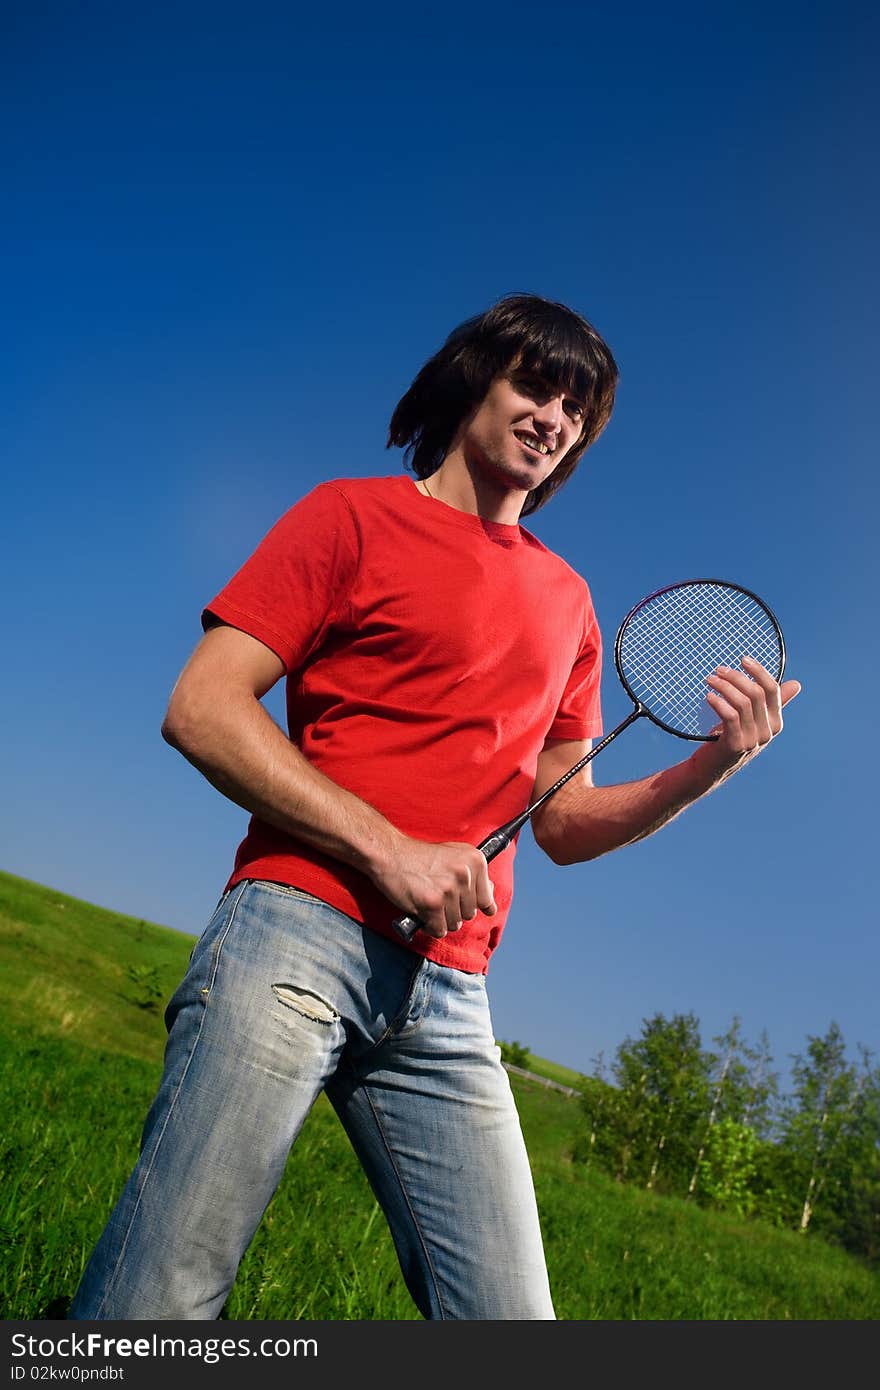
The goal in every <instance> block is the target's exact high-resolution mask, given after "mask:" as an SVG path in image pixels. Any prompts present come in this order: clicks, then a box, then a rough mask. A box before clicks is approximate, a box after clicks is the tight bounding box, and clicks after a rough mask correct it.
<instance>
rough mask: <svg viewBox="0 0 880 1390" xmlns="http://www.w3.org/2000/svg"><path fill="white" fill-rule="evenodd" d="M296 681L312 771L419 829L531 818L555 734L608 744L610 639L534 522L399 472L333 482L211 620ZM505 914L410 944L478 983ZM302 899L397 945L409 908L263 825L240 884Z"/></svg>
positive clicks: (290, 682)
mask: <svg viewBox="0 0 880 1390" xmlns="http://www.w3.org/2000/svg"><path fill="white" fill-rule="evenodd" d="M211 614H213V615H215V617H216V618H219V619H220V620H221V621H222V622H224V623H229V624H231V625H232V626H233V627H236V628H240V629H241V630H242V631H243V632H247V633H249V634H250V635H251V636H252V637H256V638H257V639H258V640H259V641H260V642H263V643H265V645H266V646H267V647H271V649H272V651H274V652H275V653H277V655H278V656H279V657H280V658H281V660H282V661H283V662H284V665H285V667H286V668H287V718H288V733H289V736H290V738H291V739H292V741H293V742H294V743H295V744H296V745H297V747H298V748H299V749H300V750H301V751H302V753H303V754H304V755H305V757H306V758H308V760H309V761H310V762H311V763H313V764H314V766H315V767H317V768H319V769H320V770H321V771H322V772H323V773H324V774H325V775H326V776H327V777H329V778H331V780H332V781H334V782H336V783H337V784H338V785H339V786H342V787H345V788H347V789H348V790H349V791H351V792H353V793H355V795H357V796H359V797H361V798H362V799H363V800H364V801H367V802H369V804H370V805H371V806H374V807H375V808H376V809H377V810H378V811H380V812H381V813H382V815H384V816H385V817H386V818H387V819H388V820H389V821H390V822H391V823H392V824H393V825H395V826H397V828H398V829H399V830H401V831H403V832H404V833H405V834H407V835H412V836H414V837H416V838H419V839H424V840H431V841H438V842H439V841H447V840H459V841H465V842H468V843H471V844H475V845H476V844H479V843H480V842H481V841H482V840H484V839H485V838H486V836H487V835H489V834H490V833H491V832H492V831H493V830H495V829H496V828H497V827H498V826H499V825H503V824H504V823H505V822H506V821H508V820H510V819H511V818H512V817H513V816H515V815H518V814H519V812H520V811H522V810H524V809H525V807H526V806H527V805H528V804H529V801H530V799H531V794H532V788H533V784H534V779H535V770H536V765H537V758H538V754H539V753H540V751H541V748H542V746H543V744H544V740H545V739H546V738H548V737H550V738H561V739H581V738H593V737H595V736H596V735H597V734H599V733H600V732H601V717H600V710H599V680H600V666H601V642H600V637H599V629H598V625H597V623H596V618H595V614H594V612H593V606H592V603H591V600H590V594H589V590H588V589H587V585H586V584H585V582H584V581H583V579H581V578H580V577H579V576H578V575H577V574H575V572H574V571H573V570H572V569H571V568H570V567H569V566H568V565H567V564H565V562H564V561H563V560H561V559H560V558H559V557H558V556H557V555H554V554H553V553H552V551H550V550H548V549H547V548H546V546H544V545H542V544H541V542H540V541H539V540H537V539H536V538H535V537H534V536H532V535H531V534H530V533H529V532H528V531H526V530H525V529H524V528H523V527H521V526H507V525H501V524H500V523H497V522H491V521H483V520H482V519H481V518H480V517H476V516H471V515H469V514H467V513H465V512H460V511H457V510H456V509H455V508H453V507H449V506H446V504H445V503H443V502H439V501H436V500H435V499H432V498H429V497H425V496H424V495H423V494H422V493H421V492H420V491H419V489H418V488H417V487H416V486H415V483H414V481H413V480H412V479H411V478H409V477H407V476H405V475H399V476H396V477H390V478H358V479H349V480H342V481H337V482H332V483H321V484H320V485H319V486H318V487H316V488H315V489H314V491H313V492H311V493H309V494H308V496H306V497H304V498H303V499H302V501H300V502H298V503H297V504H296V505H295V506H294V507H292V508H291V509H290V511H289V512H287V513H286V514H285V515H284V516H283V517H282V518H281V520H280V521H278V522H277V524H276V525H275V526H274V527H273V528H272V530H271V531H270V532H269V534H268V535H267V536H266V537H265V539H264V540H263V541H262V542H261V543H260V545H259V546H258V547H257V549H256V551H255V552H254V554H253V555H252V556H251V558H250V559H249V560H247V561H246V562H245V564H244V565H243V566H242V568H241V569H240V570H239V571H238V573H237V574H236V575H234V577H233V578H232V579H231V580H230V581H229V583H228V584H227V585H226V586H225V588H223V589H222V590H221V592H220V593H219V594H218V595H217V597H216V598H215V599H213V600H212V602H211V603H209V604H208V606H207V608H206V609H205V612H204V613H203V614H202V622H203V624H204V625H205V626H208V625H209V624H210V621H211V618H210V616H209V615H211ZM514 854H515V845H513V846H511V847H510V848H509V849H507V850H504V851H503V852H502V853H501V854H500V855H498V857H497V858H496V859H494V860H493V861H492V865H491V877H492V880H493V883H494V885H495V900H496V903H497V906H498V912H497V914H496V915H495V916H494V917H486V916H484V915H483V914H482V913H478V914H477V916H476V918H475V919H474V920H473V921H472V922H465V923H464V925H463V927H462V928H461V929H460V930H459V931H458V932H453V933H450V934H449V935H448V936H446V937H444V938H443V940H442V941H436V940H434V939H433V938H431V937H428V936H427V935H426V934H425V933H424V932H418V933H416V936H415V938H414V939H413V941H412V943H411V946H410V949H412V950H413V951H415V952H416V953H418V954H419V955H421V956H427V957H428V959H430V960H433V961H437V962H438V963H439V964H441V965H448V966H453V967H455V968H457V969H459V970H466V971H472V972H478V973H485V971H486V969H487V967H488V961H489V957H490V955H491V954H492V951H493V950H494V949H495V947H496V946H497V944H498V941H499V939H500V937H501V933H502V930H503V927H504V923H505V919H506V917H507V913H508V909H509V907H510V900H511V896H512V892H513V859H514ZM243 878H258V879H269V880H272V881H274V882H278V883H285V884H288V885H289V886H291V887H297V888H300V889H302V890H303V891H305V892H307V893H311V894H313V895H314V896H315V897H318V898H321V899H322V900H323V901H324V902H327V903H329V904H330V905H331V906H333V907H335V908H338V909H339V910H340V911H342V912H344V913H346V914H347V915H348V916H350V917H353V918H355V920H357V921H358V922H362V923H365V924H366V925H367V926H369V927H371V928H372V929H373V930H375V931H377V932H379V933H381V935H383V936H387V937H390V938H391V939H392V940H394V941H398V942H399V937H398V936H397V934H396V933H395V931H394V929H393V927H392V925H391V923H392V921H393V919H394V917H395V916H399V915H400V914H399V910H398V909H397V908H395V907H394V906H393V905H392V904H391V903H390V902H389V900H388V899H387V898H385V897H384V896H383V895H382V894H381V893H380V892H379V891H378V890H377V889H376V888H375V886H374V885H373V884H372V883H371V882H370V880H368V879H367V878H366V877H365V876H364V875H363V874H361V873H360V872H359V871H358V870H356V869H353V868H350V867H349V866H348V865H346V864H343V863H341V862H339V861H337V860H335V859H332V858H331V857H330V856H328V855H325V854H322V853H321V852H320V851H318V850H316V849H313V848H311V846H309V845H307V844H305V843H303V842H302V841H299V840H297V839H295V838H293V837H292V836H290V835H288V834H285V833H284V832H283V831H281V830H278V829H276V828H275V827H274V826H270V825H267V824H265V822H263V821H261V820H259V819H258V818H257V817H253V818H252V819H251V822H250V826H249V829H248V832H247V836H246V837H245V839H244V840H243V842H242V843H241V845H240V846H239V848H238V852H237V854H236V856H235V865H234V868H233V871H232V874H231V876H230V878H229V882H228V885H227V886H231V885H232V884H234V883H237V882H239V881H240V880H241V879H243Z"/></svg>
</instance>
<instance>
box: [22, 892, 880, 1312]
mask: <svg viewBox="0 0 880 1390" xmlns="http://www.w3.org/2000/svg"><path fill="white" fill-rule="evenodd" d="M191 947H192V939H191V938H187V937H184V936H182V935H181V934H180V933H178V932H174V931H170V930H168V929H166V928H162V927H158V926H154V925H152V924H150V923H147V922H142V921H137V920H135V919H133V918H129V917H123V916H120V915H119V914H118V913H113V912H107V911H105V910H104V909H101V908H97V907H94V906H92V905H90V904H88V903H84V902H80V901H78V900H77V899H75V898H70V897H67V896H65V895H64V894H61V893H58V892H56V891H54V890H53V889H50V888H46V887H43V886H41V885H38V884H33V883H29V882H27V881H25V880H23V879H19V878H14V877H13V876H12V875H9V874H0V978H2V981H3V984H2V996H0V1004H2V1007H0V1105H2V1113H3V1115H4V1117H5V1123H4V1135H3V1138H2V1141H0V1168H2V1189H0V1190H2V1198H0V1316H2V1317H3V1318H6V1319H13V1318H14V1319H20V1318H33V1317H46V1316H55V1317H57V1316H61V1315H62V1310H63V1307H64V1304H65V1301H66V1299H67V1298H68V1297H69V1296H70V1294H71V1293H72V1291H73V1289H74V1288H75V1286H76V1283H77V1280H78V1277H79V1273H80V1271H81V1269H82V1266H83V1263H84V1261H85V1259H86V1257H87V1255H88V1253H89V1251H90V1250H91V1247H92V1245H93V1244H94V1241H95V1240H96V1238H97V1236H98V1234H99V1233H100V1230H101V1228H102V1226H103V1223H104V1221H105V1219H106V1216H107V1214H108V1213H109V1211H110V1209H111V1207H112V1205H113V1202H114V1201H115V1198H116V1195H117V1194H118V1191H119V1189H120V1188H121V1186H122V1184H123V1182H124V1180H125V1178H126V1177H127V1175H128V1172H129V1170H130V1168H131V1165H132V1164H133V1162H134V1160H135V1157H136V1153H137V1143H138V1137H139V1130H140V1126H141V1124H142V1122H143V1119H144V1117H145V1115H146V1110H147V1107H148V1105H149V1102H150V1100H151V1098H152V1094H153V1091H154V1088H155V1084H156V1081H157V1080H158V1076H159V1072H160V1068H161V1057H162V1048H163V1044H164V1028H163V1025H162V1019H161V1012H162V1004H163V1002H164V1000H165V999H167V998H168V996H169V995H170V994H171V992H172V990H173V988H174V987H175V985H176V983H177V981H178V979H179V977H180V975H181V974H182V972H183V970H184V969H185V966H186V961H187V958H188V956H189V952H190V950H191ZM530 1065H531V1067H532V1069H533V1070H535V1071H538V1072H540V1073H541V1074H543V1075H547V1076H549V1077H550V1078H551V1079H553V1080H558V1081H561V1082H562V1083H563V1084H564V1085H572V1086H577V1082H578V1077H577V1074H576V1073H574V1072H570V1071H569V1070H568V1069H566V1068H561V1067H557V1066H556V1065H555V1064H554V1063H551V1062H545V1061H544V1060H543V1059H541V1058H532V1059H531V1063H530ZM514 1091H515V1094H516V1098H517V1104H518V1106H519V1109H520V1114H521V1117H522V1123H523V1131H524V1133H525V1137H526V1144H527V1146H528V1150H529V1155H530V1158H531V1162H532V1167H533V1171H534V1174H535V1184H536V1189H537V1193H538V1203H539V1207H540V1211H541V1220H542V1225H543V1229H544V1235H545V1242H546V1247H547V1257H548V1264H549V1268H550V1277H551V1283H552V1285H553V1290H554V1298H555V1301H556V1308H557V1313H558V1315H559V1317H560V1318H565V1319H580V1320H591V1319H614V1320H618V1319H631V1318H638V1319H667V1320H672V1319H716V1320H720V1319H731V1318H735V1319H789V1318H794V1319H876V1318H877V1317H878V1316H880V1279H878V1277H877V1276H876V1275H875V1274H872V1273H871V1272H870V1271H868V1270H866V1269H864V1268H863V1267H862V1266H861V1265H860V1264H858V1262H856V1261H855V1260H853V1259H852V1258H850V1257H848V1256H847V1255H845V1254H843V1253H842V1252H841V1251H838V1250H835V1249H832V1248H830V1247H828V1246H826V1245H824V1244H822V1242H821V1241H818V1240H815V1239H813V1238H810V1239H804V1238H802V1237H799V1236H797V1235H795V1234H794V1233H792V1232H787V1231H775V1230H772V1229H770V1228H767V1227H763V1226H757V1225H755V1224H751V1225H750V1224H747V1223H743V1222H739V1221H735V1220H732V1219H730V1218H728V1217H726V1216H721V1215H719V1214H717V1213H713V1212H709V1211H703V1210H701V1209H699V1208H697V1207H693V1206H691V1205H688V1204H687V1203H684V1202H680V1201H677V1200H675V1199H672V1198H661V1197H657V1196H655V1195H653V1194H651V1193H647V1192H642V1191H639V1190H636V1189H634V1188H623V1187H619V1186H617V1185H615V1184H614V1183H612V1182H611V1181H610V1180H609V1179H607V1178H606V1177H604V1176H603V1175H602V1174H600V1173H596V1172H591V1171H586V1170H584V1169H583V1168H582V1167H579V1166H577V1165H575V1164H573V1163H572V1162H571V1159H570V1157H569V1155H570V1152H571V1147H572V1144H573V1141H574V1138H575V1136H576V1134H577V1132H578V1129H579V1126H580V1125H581V1123H582V1120H581V1114H580V1109H579V1106H578V1103H577V1101H574V1100H571V1099H569V1098H567V1097H565V1096H563V1095H561V1094H560V1093H558V1092H555V1091H551V1090H548V1089H546V1088H544V1087H543V1086H541V1085H540V1084H537V1083H530V1082H528V1081H525V1080H521V1079H519V1078H515V1079H514ZM226 1314H227V1316H228V1317H230V1318H241V1319H244V1318H247V1319H251V1318H255V1319H256V1318H258V1319H274V1318H277V1319H287V1318H313V1319H404V1318H416V1317H418V1314H417V1312H416V1310H415V1308H414V1307H413V1305H412V1303H411V1302H410V1299H409V1296H408V1294H407V1292H406V1290H405V1288H404V1286H403V1282H402V1279H401V1277H400V1274H399V1271H398V1267H397V1261H396V1257H395V1255H394V1250H393V1247H392V1244H391V1239H390V1236H389V1234H388V1231H387V1228H386V1226H385V1222H384V1218H383V1216H382V1214H381V1212H380V1211H379V1209H378V1208H377V1206H376V1203H375V1201H374V1199H373V1197H372V1194H371V1192H370V1190H369V1188H368V1186H367V1183H366V1180H365V1178H364V1176H363V1174H362V1173H361V1170H360V1168H359V1166H358V1164H357V1161H356V1160H355V1158H354V1156H353V1154H352V1152H351V1150H350V1148H349V1145H348V1141H347V1139H346V1137H345V1135H344V1133H343V1131H342V1128H341V1126H340V1125H339V1123H338V1121H337V1119H336V1117H335V1115H334V1114H333V1112H332V1110H331V1108H330V1106H329V1105H328V1104H327V1103H326V1102H325V1101H324V1100H323V1099H322V1100H320V1101H319V1103H318V1104H317V1105H316V1106H315V1108H314V1110H313V1112H312V1114H311V1116H310V1117H309V1120H308V1122H307V1124H306V1126H305V1129H304V1131H303V1133H302V1135H301V1137H300V1139H299V1141H298V1143H297V1145H296V1148H295V1150H294V1152H293V1154H292V1156H291V1159H290V1161H289V1163H288V1165H287V1170H286V1173H285V1177H284V1180H283V1182H282V1185H281V1187H280V1188H279V1190H278V1193H277V1194H276V1197H275V1199H274V1201H273V1202H272V1204H271V1206H270V1208H269V1210H268V1212H267V1214H266V1217H265V1219H264V1221H263V1224H262V1226H261V1227H260V1229H259V1231H258V1232H257V1235H256V1237H255V1239H254V1241H253V1244H252V1245H251V1248H250V1250H249V1251H248V1253H247V1255H246V1257H245V1259H244V1261H243V1263H242V1266H241V1269H240V1271H239V1276H238V1279H237V1281H236V1284H235V1287H234V1289H233V1291H232V1293H231V1295H230V1298H229V1300H228V1303H227V1308H226Z"/></svg>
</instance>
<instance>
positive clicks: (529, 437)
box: [520, 434, 550, 454]
mask: <svg viewBox="0 0 880 1390" xmlns="http://www.w3.org/2000/svg"><path fill="white" fill-rule="evenodd" d="M520 438H521V439H522V440H524V441H525V443H526V444H529V445H531V447H532V448H533V449H537V450H538V453H539V454H549V452H550V446H549V445H548V444H542V443H541V441H540V439H536V438H535V436H534V435H533V434H522V435H520Z"/></svg>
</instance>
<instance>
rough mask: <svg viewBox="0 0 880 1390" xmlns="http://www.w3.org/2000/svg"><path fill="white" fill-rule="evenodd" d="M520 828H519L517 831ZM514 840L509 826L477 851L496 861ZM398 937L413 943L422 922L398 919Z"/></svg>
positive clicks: (407, 918) (491, 836)
mask: <svg viewBox="0 0 880 1390" xmlns="http://www.w3.org/2000/svg"><path fill="white" fill-rule="evenodd" d="M518 828H519V827H518V826H517V829H518ZM512 839H513V835H512V834H511V833H510V830H509V829H508V827H507V826H505V827H504V829H502V830H496V831H495V833H494V835H490V836H489V838H488V840H484V841H483V843H482V844H481V845H477V849H478V850H480V852H481V853H482V854H484V855H485V856H486V859H487V860H490V859H494V858H495V856H496V854H500V853H501V851H502V850H503V849H507V846H508V845H509V844H510V842H511V840H512ZM392 925H393V927H394V930H395V931H396V932H397V935H398V936H399V937H400V938H401V939H402V940H403V941H412V939H413V937H414V936H415V934H416V932H417V931H419V930H420V929H421V926H422V924H421V922H420V921H419V919H418V917H398V918H396V920H395V921H394V922H393V923H392Z"/></svg>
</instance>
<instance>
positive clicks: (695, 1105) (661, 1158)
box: [613, 1013, 712, 1193]
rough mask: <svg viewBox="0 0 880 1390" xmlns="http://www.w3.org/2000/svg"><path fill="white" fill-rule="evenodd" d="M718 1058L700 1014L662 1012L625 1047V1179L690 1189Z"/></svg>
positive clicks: (621, 1066)
mask: <svg viewBox="0 0 880 1390" xmlns="http://www.w3.org/2000/svg"><path fill="white" fill-rule="evenodd" d="M711 1060H712V1059H711V1058H710V1057H709V1055H708V1054H706V1053H704V1052H703V1050H702V1045H701V1042H700V1032H699V1023H698V1020H697V1019H696V1018H695V1017H694V1015H693V1014H692V1013H690V1014H675V1015H673V1017H672V1018H671V1019H666V1018H665V1017H664V1016H663V1014H655V1015H654V1017H653V1018H650V1019H646V1020H644V1022H643V1025H642V1035H641V1037H640V1038H638V1039H637V1040H635V1041H633V1040H632V1039H630V1038H627V1039H626V1041H625V1042H623V1043H622V1044H621V1046H620V1047H619V1048H618V1050H617V1056H616V1060H615V1063H614V1068H613V1071H614V1077H615V1080H616V1081H617V1085H618V1090H619V1105H618V1107H617V1110H618V1115H617V1128H618V1139H619V1149H620V1159H619V1176H621V1177H627V1176H631V1177H632V1178H633V1179H636V1180H638V1181H641V1182H644V1183H645V1185H646V1186H647V1187H649V1188H653V1187H655V1186H660V1187H662V1188H663V1189H664V1190H667V1191H678V1192H681V1193H684V1191H685V1190H686V1188H687V1183H688V1177H689V1176H690V1173H691V1171H692V1166H693V1155H694V1154H695V1153H696V1152H697V1150H698V1148H699V1144H700V1139H701V1137H702V1135H703V1134H704V1133H705V1128H706V1118H707V1115H708V1113H709V1108H710V1106H709V1072H710V1066H711Z"/></svg>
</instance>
